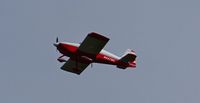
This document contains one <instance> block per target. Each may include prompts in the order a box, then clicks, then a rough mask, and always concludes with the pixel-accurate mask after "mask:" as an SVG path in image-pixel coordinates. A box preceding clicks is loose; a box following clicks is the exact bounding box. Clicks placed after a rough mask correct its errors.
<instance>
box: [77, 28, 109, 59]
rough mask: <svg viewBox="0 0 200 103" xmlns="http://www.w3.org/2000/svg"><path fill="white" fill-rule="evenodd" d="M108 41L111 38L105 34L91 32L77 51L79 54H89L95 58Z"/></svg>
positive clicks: (88, 55)
mask: <svg viewBox="0 0 200 103" xmlns="http://www.w3.org/2000/svg"><path fill="white" fill-rule="evenodd" d="M108 41H109V38H107V37H105V36H102V35H100V34H97V33H95V32H92V33H89V34H88V36H87V37H86V38H85V40H84V41H83V42H82V43H81V45H80V46H79V48H78V51H77V52H78V54H79V55H83V56H87V57H89V58H91V59H92V60H94V59H95V57H96V55H97V54H98V53H99V52H100V51H101V50H102V49H103V48H104V46H105V45H106V43H107V42H108Z"/></svg>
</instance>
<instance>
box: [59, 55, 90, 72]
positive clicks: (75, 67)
mask: <svg viewBox="0 0 200 103" xmlns="http://www.w3.org/2000/svg"><path fill="white" fill-rule="evenodd" d="M89 64H90V63H84V62H81V61H77V60H75V59H72V58H70V59H69V60H68V61H67V62H66V63H65V64H64V65H63V66H62V67H61V69H62V70H65V71H68V72H71V73H75V74H78V75H80V74H81V72H83V71H84V70H85V68H87V66H88V65H89Z"/></svg>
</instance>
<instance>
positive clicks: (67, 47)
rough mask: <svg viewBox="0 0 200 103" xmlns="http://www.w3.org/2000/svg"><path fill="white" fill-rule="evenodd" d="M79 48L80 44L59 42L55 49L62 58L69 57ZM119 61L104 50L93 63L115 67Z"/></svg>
mask: <svg viewBox="0 0 200 103" xmlns="http://www.w3.org/2000/svg"><path fill="white" fill-rule="evenodd" d="M79 46H80V44H77V43H69V42H60V43H58V46H57V49H58V50H59V52H60V53H62V54H63V55H64V56H68V57H71V56H72V55H74V54H75V53H76V51H77V49H78V47H79ZM119 59H120V57H118V56H116V55H114V54H112V53H110V52H108V51H106V50H101V51H100V53H99V54H97V55H96V58H95V59H94V60H93V62H95V63H104V64H112V65H117V64H118V61H119Z"/></svg>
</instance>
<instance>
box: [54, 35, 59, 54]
mask: <svg viewBox="0 0 200 103" xmlns="http://www.w3.org/2000/svg"><path fill="white" fill-rule="evenodd" d="M58 42H59V41H58V37H56V43H54V44H53V45H54V46H55V47H56V48H57V46H58V44H59V43H58ZM56 51H58V49H56Z"/></svg>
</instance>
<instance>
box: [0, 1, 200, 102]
mask: <svg viewBox="0 0 200 103" xmlns="http://www.w3.org/2000/svg"><path fill="white" fill-rule="evenodd" d="M199 4H200V1H199V0H0V47H1V48H0V102H1V103H200V81H199V78H200V55H199V53H200V46H199V44H200V6H199ZM92 31H95V32H98V33H101V34H104V35H105V36H107V37H109V38H110V41H109V43H108V44H107V45H106V47H105V49H106V50H108V51H110V52H112V53H114V54H116V55H118V56H121V55H123V53H124V52H125V51H126V49H128V48H131V49H133V50H135V51H136V53H137V55H138V59H137V69H135V70H133V69H127V70H120V69H118V68H116V67H115V66H110V65H102V64H94V66H93V68H90V67H88V68H87V69H86V70H85V71H84V72H83V73H82V74H81V75H80V76H78V75H75V74H71V73H68V72H64V71H62V70H61V69H60V67H61V66H62V64H61V63H59V62H57V60H56V59H57V57H58V56H60V54H59V53H58V52H56V49H55V47H54V46H53V43H54V42H55V39H56V37H57V36H58V37H59V39H60V41H68V42H76V43H79V42H81V41H82V40H83V39H84V38H85V37H86V35H87V34H88V33H89V32H92Z"/></svg>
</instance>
